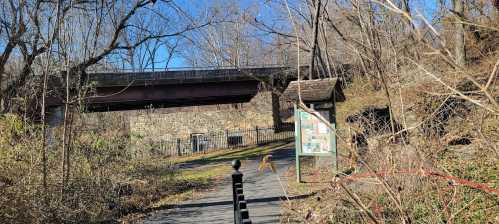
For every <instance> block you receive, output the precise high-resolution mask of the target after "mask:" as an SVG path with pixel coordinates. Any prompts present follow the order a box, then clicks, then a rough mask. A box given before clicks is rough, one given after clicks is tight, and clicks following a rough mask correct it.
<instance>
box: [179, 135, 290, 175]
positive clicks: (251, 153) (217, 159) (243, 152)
mask: <svg viewBox="0 0 499 224" xmlns="http://www.w3.org/2000/svg"><path fill="white" fill-rule="evenodd" d="M291 142H292V141H278V142H275V143H270V144H274V145H269V146H270V147H271V148H278V149H277V150H274V151H273V152H271V153H272V154H274V153H277V154H279V152H280V151H283V150H286V149H288V147H287V146H288V145H289V143H291ZM269 146H257V147H256V148H258V147H269ZM256 148H247V149H234V151H229V152H227V153H223V154H217V155H212V156H207V157H204V158H200V159H196V160H192V161H189V162H184V163H180V164H178V168H180V169H190V168H195V167H199V166H203V165H208V164H211V163H213V164H218V163H225V162H227V163H228V162H230V161H232V160H234V159H239V160H245V159H249V160H252V159H258V158H259V157H260V155H255V149H256Z"/></svg>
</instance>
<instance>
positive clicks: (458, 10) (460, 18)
mask: <svg viewBox="0 0 499 224" xmlns="http://www.w3.org/2000/svg"><path fill="white" fill-rule="evenodd" d="M452 4H453V13H454V17H455V20H454V22H455V34H454V35H455V36H454V53H455V55H456V64H457V65H458V66H460V67H461V68H463V67H464V66H465V65H466V48H465V40H464V38H465V32H464V23H463V22H464V3H463V0H452Z"/></svg>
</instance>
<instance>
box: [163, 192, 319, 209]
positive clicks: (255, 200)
mask: <svg viewBox="0 0 499 224" xmlns="http://www.w3.org/2000/svg"><path fill="white" fill-rule="evenodd" d="M314 195H316V192H314V193H311V194H304V195H297V196H291V197H289V200H299V199H304V198H308V197H312V196H314ZM284 200H287V199H286V197H284V196H279V197H267V198H257V199H248V200H246V201H247V202H248V204H252V203H263V202H272V201H284ZM218 205H232V201H215V202H202V203H190V204H179V205H165V206H160V207H157V208H154V210H162V209H172V208H202V207H209V206H218Z"/></svg>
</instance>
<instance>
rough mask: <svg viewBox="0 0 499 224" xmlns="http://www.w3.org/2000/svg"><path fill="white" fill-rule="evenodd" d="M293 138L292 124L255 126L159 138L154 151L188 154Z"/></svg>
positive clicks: (179, 154) (166, 153)
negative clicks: (169, 138) (182, 136)
mask: <svg viewBox="0 0 499 224" xmlns="http://www.w3.org/2000/svg"><path fill="white" fill-rule="evenodd" d="M293 138H294V124H284V125H280V126H273V127H265V128H261V127H255V128H251V129H242V130H225V131H224V132H221V133H207V134H204V133H196V134H191V136H190V137H188V138H177V139H175V140H161V141H159V142H157V143H156V145H155V147H153V148H155V150H157V152H156V153H158V154H163V155H169V156H188V155H193V154H200V153H207V152H211V151H215V150H220V149H230V148H240V147H247V146H256V145H264V144H268V143H272V142H278V141H289V140H292V139H293Z"/></svg>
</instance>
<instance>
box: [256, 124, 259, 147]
mask: <svg viewBox="0 0 499 224" xmlns="http://www.w3.org/2000/svg"><path fill="white" fill-rule="evenodd" d="M255 131H256V145H260V135H259V134H258V126H255Z"/></svg>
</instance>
